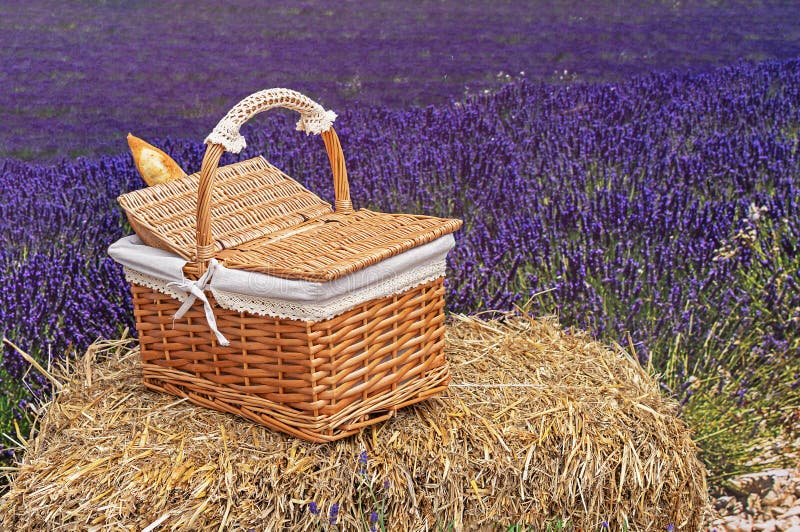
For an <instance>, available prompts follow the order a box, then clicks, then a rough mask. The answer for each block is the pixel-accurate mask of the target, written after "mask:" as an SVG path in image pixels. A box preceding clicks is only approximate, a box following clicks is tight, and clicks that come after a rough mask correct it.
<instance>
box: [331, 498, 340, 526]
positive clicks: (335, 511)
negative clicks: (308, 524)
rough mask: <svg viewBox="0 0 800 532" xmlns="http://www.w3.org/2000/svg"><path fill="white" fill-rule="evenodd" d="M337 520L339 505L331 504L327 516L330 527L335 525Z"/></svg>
mask: <svg viewBox="0 0 800 532" xmlns="http://www.w3.org/2000/svg"><path fill="white" fill-rule="evenodd" d="M338 519H339V503H338V502H336V503H334V504H333V506H331V511H330V513H329V514H328V521H330V523H331V524H332V525H335V524H336V521H337V520H338Z"/></svg>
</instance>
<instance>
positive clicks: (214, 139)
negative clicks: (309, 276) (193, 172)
mask: <svg viewBox="0 0 800 532" xmlns="http://www.w3.org/2000/svg"><path fill="white" fill-rule="evenodd" d="M275 107H286V108H288V109H293V110H295V111H297V112H299V113H300V121H299V122H298V123H297V129H298V130H300V131H305V132H306V133H307V134H311V133H314V134H318V135H321V136H322V140H323V141H324V143H325V151H327V152H328V160H329V161H330V163H331V171H332V173H333V190H334V194H335V196H336V197H335V203H334V205H335V209H336V212H341V213H348V212H352V211H353V203H352V202H351V201H350V185H349V183H348V181H347V167H346V166H345V163H344V154H343V153H342V145H341V143H340V142H339V137H338V136H337V135H336V131H335V130H334V129H333V121H334V120H335V119H336V114H335V113H334V112H333V111H326V110H325V109H323V108H322V106H321V105H319V104H318V103H316V102H314V101H313V100H311V99H310V98H308V97H307V96H304V95H302V94H300V93H299V92H296V91H293V90H289V89H268V90H264V91H261V92H257V93H255V94H251V95H250V96H248V97H247V98H245V99H244V100H242V101H241V102H239V103H238V104H236V106H235V107H234V108H233V109H231V110H230V111H229V112H228V114H227V115H225V118H223V119H222V120H220V122H219V124H217V127H215V128H214V131H212V132H211V134H210V135H209V136H208V137H207V138H206V153H205V155H204V156H203V163H202V166H201V168H200V183H199V186H198V190H197V253H196V255H195V259H196V261H197V262H198V270H199V272H200V274H202V273H203V272H204V271H205V269H206V267H207V265H208V262H209V260H210V259H211V258H212V257H213V255H214V250H215V244H214V239H213V235H212V234H211V197H212V191H213V188H214V180H215V177H216V174H217V167H218V166H219V160H220V158H221V157H222V154H223V153H225V151H230V152H233V153H239V152H240V151H241V150H242V149H243V148H244V147H245V140H244V137H242V135H241V134H239V128H240V127H241V126H242V124H244V123H245V122H247V121H248V120H249V119H250V118H252V117H253V116H255V115H257V114H258V113H262V112H264V111H267V110H269V109H273V108H275Z"/></svg>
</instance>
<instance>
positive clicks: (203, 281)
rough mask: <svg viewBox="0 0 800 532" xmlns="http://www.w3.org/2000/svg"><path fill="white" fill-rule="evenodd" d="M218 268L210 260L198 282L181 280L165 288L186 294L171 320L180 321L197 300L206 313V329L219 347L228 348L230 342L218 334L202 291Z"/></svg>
mask: <svg viewBox="0 0 800 532" xmlns="http://www.w3.org/2000/svg"><path fill="white" fill-rule="evenodd" d="M218 266H219V263H218V262H217V261H216V259H211V261H209V264H208V269H207V270H206V272H205V273H204V274H203V275H202V276H201V277H200V278H199V279H198V280H196V281H190V280H189V279H183V280H182V281H181V282H180V283H174V282H173V283H167V286H174V287H175V288H177V289H178V290H180V291H182V292H184V293H185V294H186V299H185V300H184V301H183V305H181V308H179V309H178V312H176V313H175V315H174V316H173V319H176V320H179V319H181V318H182V317H183V315H184V314H186V312H187V311H188V310H189V309H190V308H192V305H193V304H194V300H195V299H199V300H200V301H202V302H203V310H205V313H206V321H207V322H208V327H209V328H210V329H211V332H213V333H214V335H215V336H216V337H217V341H218V342H219V345H222V346H228V345H230V342H229V341H228V340H227V338H225V337H224V336H223V335H222V333H221V332H219V329H217V319H216V318H215V317H214V309H212V308H211V303H209V301H208V298H207V297H206V295H205V294H204V293H203V290H205V289H206V285H208V283H209V282H211V277H212V276H213V275H214V271H215V270H216V269H217V267H218Z"/></svg>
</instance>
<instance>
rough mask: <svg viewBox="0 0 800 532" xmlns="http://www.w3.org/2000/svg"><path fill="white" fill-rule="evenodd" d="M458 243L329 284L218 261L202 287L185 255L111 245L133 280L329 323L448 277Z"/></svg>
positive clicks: (179, 295)
mask: <svg viewBox="0 0 800 532" xmlns="http://www.w3.org/2000/svg"><path fill="white" fill-rule="evenodd" d="M454 246H455V240H454V238H453V235H449V234H448V235H445V236H442V237H440V238H438V239H436V240H434V241H433V242H429V243H427V244H424V245H422V246H418V247H416V248H413V249H410V250H408V251H405V252H403V253H400V254H399V255H395V256H394V257H390V258H388V259H386V260H383V261H381V262H379V263H378V264H374V265H372V266H368V267H367V268H364V269H362V270H359V271H357V272H354V273H351V274H349V275H346V276H344V277H340V278H339V279H335V280H333V281H329V282H314V281H304V280H292V279H283V278H281V277H274V276H271V275H267V274H263V273H257V272H249V271H244V270H235V269H229V268H225V267H224V266H222V265H219V264H216V265H215V267H214V271H213V275H210V276H208V277H210V279H209V278H206V279H203V281H204V283H203V285H202V286H199V285H198V284H197V283H198V282H197V281H189V280H187V279H185V278H184V276H183V267H184V265H185V264H186V260H185V259H183V258H181V257H180V256H178V255H175V254H173V253H170V252H168V251H164V250H160V249H157V248H153V247H150V246H147V245H145V244H144V243H143V242H142V241H141V239H139V237H138V236H136V235H132V236H128V237H125V238H122V239H120V240H118V241H117V242H115V243H114V244H112V245H111V246H110V247H109V248H108V254H109V255H110V256H111V257H112V258H114V260H116V261H117V262H118V263H120V264H122V265H123V266H124V267H125V277H126V279H127V280H128V281H129V282H133V283H136V284H140V285H142V286H147V287H148V288H152V289H153V290H157V291H159V292H161V293H163V294H166V295H169V296H170V297H172V298H174V299H178V300H180V301H185V300H186V299H187V295H188V294H191V293H194V292H195V291H194V290H192V286H194V287H195V288H198V289H199V290H201V291H203V290H209V291H210V292H211V293H212V294H213V295H214V298H215V299H216V301H217V303H218V304H219V305H220V306H221V307H222V308H226V309H230V310H235V311H247V312H250V313H252V314H257V315H261V316H272V317H278V318H284V319H294V320H302V321H324V320H327V319H331V318H333V317H335V316H337V315H339V314H342V313H343V312H346V311H347V310H350V309H352V308H354V307H356V306H358V305H360V304H363V303H366V302H367V301H370V300H372V299H378V298H383V297H388V296H391V295H394V294H399V293H402V292H405V291H407V290H408V289H410V288H413V287H415V286H418V285H420V284H424V283H426V282H428V281H432V280H434V279H438V278H439V277H443V276H444V274H445V258H446V257H447V253H448V252H449V251H450V250H451V249H453V247H454ZM191 297H196V296H191Z"/></svg>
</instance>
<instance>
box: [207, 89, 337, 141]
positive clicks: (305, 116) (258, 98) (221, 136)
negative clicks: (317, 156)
mask: <svg viewBox="0 0 800 532" xmlns="http://www.w3.org/2000/svg"><path fill="white" fill-rule="evenodd" d="M275 107H285V108H287V109H291V110H293V111H297V112H298V113H300V120H299V121H298V122H297V130H298V131H305V132H306V134H311V133H313V134H315V135H319V134H320V133H322V132H324V131H327V130H328V129H330V128H331V126H332V125H333V121H334V120H336V113H334V112H333V111H326V110H325V109H324V108H323V107H322V106H321V105H320V104H318V103H317V102H315V101H314V100H312V99H311V98H309V97H308V96H305V95H303V94H300V93H299V92H297V91H293V90H291V89H267V90H263V91H259V92H256V93H254V94H251V95H250V96H248V97H247V98H245V99H244V100H242V101H240V102H239V103H237V104H236V105H235V106H234V107H233V109H231V110H230V111H228V114H226V115H225V117H224V118H223V119H222V120H220V121H219V123H218V124H217V125H216V127H214V130H213V131H212V132H211V134H210V135H209V136H208V137H206V141H205V142H206V144H221V145H222V146H224V147H225V150H226V151H229V152H231V153H239V152H240V151H242V150H243V149H244V147H245V146H247V142H246V141H245V140H244V137H243V136H242V135H241V133H239V128H241V127H242V125H243V124H244V123H245V122H247V121H248V120H250V119H251V118H253V117H254V116H255V115H257V114H259V113H263V112H264V111H268V110H270V109H274V108H275Z"/></svg>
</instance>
